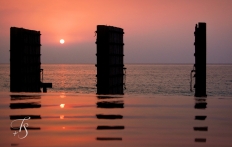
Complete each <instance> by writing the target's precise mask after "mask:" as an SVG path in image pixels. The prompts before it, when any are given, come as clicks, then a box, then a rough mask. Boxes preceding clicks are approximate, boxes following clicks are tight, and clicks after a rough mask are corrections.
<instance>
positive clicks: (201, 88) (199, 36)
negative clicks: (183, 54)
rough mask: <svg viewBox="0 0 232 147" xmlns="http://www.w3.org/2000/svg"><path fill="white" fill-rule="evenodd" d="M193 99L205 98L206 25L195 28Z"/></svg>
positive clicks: (199, 24)
mask: <svg viewBox="0 0 232 147" xmlns="http://www.w3.org/2000/svg"><path fill="white" fill-rule="evenodd" d="M194 35H195V43H194V45H195V54H194V56H195V64H194V70H193V71H192V72H195V75H194V77H195V85H194V88H195V97H207V95H206V23H198V25H197V24H196V26H195V32H194Z"/></svg>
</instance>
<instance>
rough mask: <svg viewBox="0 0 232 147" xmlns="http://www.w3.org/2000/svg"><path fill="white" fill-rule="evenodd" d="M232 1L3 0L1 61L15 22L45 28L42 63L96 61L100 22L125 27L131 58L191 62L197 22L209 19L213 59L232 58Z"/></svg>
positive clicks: (128, 58) (4, 59) (132, 60)
mask: <svg viewBox="0 0 232 147" xmlns="http://www.w3.org/2000/svg"><path fill="white" fill-rule="evenodd" d="M231 6H232V1H230V0H194V1H188V0H143V1H141V0H128V1H123V0H110V1H109V0H98V1H95V0H85V1H81V0H68V1H65V0H59V1H58V0H49V1H47V0H33V1H32V0H17V1H15V0H7V1H1V2H0V19H1V21H0V32H1V33H0V63H9V48H10V46H9V32H10V31H9V30H10V27H11V26H15V27H23V28H27V29H33V30H38V31H41V34H42V35H41V43H42V48H41V52H42V63H95V62H96V57H95V54H96V45H95V40H96V38H95V37H94V31H96V25H99V24H105V25H112V26H117V27H121V28H123V29H124V32H125V35H124V43H125V52H124V53H125V62H127V63H192V62H194V57H193V53H194V46H193V42H194V35H193V32H194V27H195V24H196V23H198V22H206V23H207V47H208V48H207V52H208V54H207V55H208V56H207V59H208V62H209V63H232V58H231V57H230V56H229V55H231V54H232V50H231V48H232V43H231V41H230V40H231V39H230V38H232V27H231V26H232V19H231V14H232V9H231ZM61 38H63V39H65V44H63V45H60V44H59V40H60V39H61Z"/></svg>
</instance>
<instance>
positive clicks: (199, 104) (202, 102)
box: [193, 98, 208, 143]
mask: <svg viewBox="0 0 232 147" xmlns="http://www.w3.org/2000/svg"><path fill="white" fill-rule="evenodd" d="M194 108H195V109H199V110H205V109H206V108H207V102H206V98H195V106H194ZM206 118H207V116H206V115H196V116H195V120H196V121H204V120H205V119H206ZM193 130H194V131H200V132H206V131H208V126H197V127H193ZM195 142H199V143H206V138H195Z"/></svg>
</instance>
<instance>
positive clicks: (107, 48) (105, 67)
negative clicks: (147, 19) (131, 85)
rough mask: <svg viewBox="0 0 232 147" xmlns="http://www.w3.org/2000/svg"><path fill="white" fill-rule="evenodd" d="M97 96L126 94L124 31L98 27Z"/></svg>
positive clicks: (110, 27) (111, 27)
mask: <svg viewBox="0 0 232 147" xmlns="http://www.w3.org/2000/svg"><path fill="white" fill-rule="evenodd" d="M96 33H97V40H96V44H97V54H96V56H97V64H96V67H97V94H124V86H125V80H124V78H125V69H126V68H124V63H123V56H124V54H123V46H124V43H123V34H124V32H123V29H121V28H118V27H113V26H105V25H98V26H97V31H96Z"/></svg>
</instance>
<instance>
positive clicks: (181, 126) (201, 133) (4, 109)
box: [0, 93, 232, 147]
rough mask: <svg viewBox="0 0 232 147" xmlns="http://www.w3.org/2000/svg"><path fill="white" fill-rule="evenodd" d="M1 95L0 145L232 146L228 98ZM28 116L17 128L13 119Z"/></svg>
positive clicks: (81, 146) (231, 110)
mask: <svg viewBox="0 0 232 147" xmlns="http://www.w3.org/2000/svg"><path fill="white" fill-rule="evenodd" d="M0 99H1V101H0V112H1V114H0V124H1V126H0V130H1V133H2V134H1V141H0V146H23V147H24V146H30V147H31V146H53V147H56V146H59V147H69V146H80V147H85V146H86V147H93V146H95V147H100V146H111V147H118V146H127V147H128V146H131V147H132V146H133V147H134V146H135V147H141V146H146V147H150V146H151V147H152V146H162V147H180V146H188V147H193V146H194V147H195V146H200V147H209V146H210V147H218V146H220V147H230V146H232V142H231V140H232V115H231V112H232V107H231V106H232V98H225V97H208V98H202V99H199V98H195V97H191V96H156V95H155V96H141V95H123V96H97V95H81V94H65V93H47V94H43V93H1V94H0ZM27 116H28V117H30V119H29V120H24V124H25V123H28V126H27V127H26V130H25V129H24V128H23V127H22V130H21V132H19V129H20V125H21V123H22V120H17V119H23V118H25V117H27ZM15 120H17V121H15ZM12 121H14V122H13V128H11V126H10V125H11V122H12ZM15 132H18V133H17V134H16V135H15V136H14V134H13V133H15ZM26 132H28V134H27V135H26ZM23 137H25V138H23ZM19 138H23V139H19Z"/></svg>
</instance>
